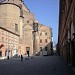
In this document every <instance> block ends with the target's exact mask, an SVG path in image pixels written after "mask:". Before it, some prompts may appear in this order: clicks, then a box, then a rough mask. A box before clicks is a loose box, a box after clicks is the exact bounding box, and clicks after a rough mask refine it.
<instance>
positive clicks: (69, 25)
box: [58, 0, 75, 64]
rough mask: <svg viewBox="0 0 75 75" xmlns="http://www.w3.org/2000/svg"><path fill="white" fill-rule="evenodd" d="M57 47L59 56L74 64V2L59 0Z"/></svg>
mask: <svg viewBox="0 0 75 75" xmlns="http://www.w3.org/2000/svg"><path fill="white" fill-rule="evenodd" d="M58 47H59V48H58V49H59V50H60V51H59V52H60V55H62V56H63V57H64V59H65V60H66V61H67V62H68V63H71V64H75V0H60V12H59V35H58Z"/></svg>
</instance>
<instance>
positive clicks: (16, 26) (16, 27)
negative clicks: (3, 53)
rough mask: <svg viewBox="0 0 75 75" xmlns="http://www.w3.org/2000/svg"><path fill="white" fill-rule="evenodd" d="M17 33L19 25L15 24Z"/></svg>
mask: <svg viewBox="0 0 75 75" xmlns="http://www.w3.org/2000/svg"><path fill="white" fill-rule="evenodd" d="M15 31H16V32H18V24H15Z"/></svg>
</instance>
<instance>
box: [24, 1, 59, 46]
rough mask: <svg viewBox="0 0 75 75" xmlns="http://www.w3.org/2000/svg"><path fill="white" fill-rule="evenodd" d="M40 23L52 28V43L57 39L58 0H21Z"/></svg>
mask: <svg viewBox="0 0 75 75" xmlns="http://www.w3.org/2000/svg"><path fill="white" fill-rule="evenodd" d="M23 1H24V3H25V5H26V6H27V8H28V9H29V10H30V12H31V13H33V14H35V19H36V20H38V21H39V23H40V24H43V25H46V26H49V27H51V28H52V33H53V43H54V45H55V44H56V43H57V41H58V22H59V0H23Z"/></svg>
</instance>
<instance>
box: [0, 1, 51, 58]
mask: <svg viewBox="0 0 75 75" xmlns="http://www.w3.org/2000/svg"><path fill="white" fill-rule="evenodd" d="M34 17H35V16H34V14H33V13H31V12H30V10H29V9H28V8H27V7H26V5H25V4H24V2H23V1H22V0H0V56H1V57H7V56H10V57H12V56H14V55H16V54H18V55H21V54H22V55H26V54H27V51H29V53H30V55H43V54H44V52H45V51H46V54H50V53H51V42H52V38H51V37H52V36H51V34H52V29H51V28H49V27H47V26H44V25H42V24H40V23H39V22H38V21H37V20H35V18H34Z"/></svg>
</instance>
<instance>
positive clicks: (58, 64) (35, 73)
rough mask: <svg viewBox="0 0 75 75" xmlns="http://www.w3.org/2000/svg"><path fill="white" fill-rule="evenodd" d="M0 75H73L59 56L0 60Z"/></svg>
mask: <svg viewBox="0 0 75 75" xmlns="http://www.w3.org/2000/svg"><path fill="white" fill-rule="evenodd" d="M0 75H75V73H74V72H73V70H72V69H71V68H70V67H69V66H67V64H66V62H65V61H64V60H63V58H62V57H60V56H34V57H29V58H28V57H26V58H24V59H23V61H21V60H20V58H11V59H9V60H7V59H5V60H0Z"/></svg>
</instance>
